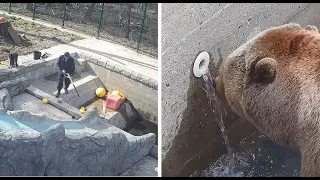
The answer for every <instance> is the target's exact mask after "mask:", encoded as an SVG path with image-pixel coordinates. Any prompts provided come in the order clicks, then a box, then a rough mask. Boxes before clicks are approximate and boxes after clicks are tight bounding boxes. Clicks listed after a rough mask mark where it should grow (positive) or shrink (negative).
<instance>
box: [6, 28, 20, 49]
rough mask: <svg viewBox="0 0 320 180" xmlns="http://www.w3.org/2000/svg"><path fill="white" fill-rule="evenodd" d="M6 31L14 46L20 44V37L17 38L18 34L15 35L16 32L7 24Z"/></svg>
mask: <svg viewBox="0 0 320 180" xmlns="http://www.w3.org/2000/svg"><path fill="white" fill-rule="evenodd" d="M7 29H8V32H9V34H10V36H11V38H12V39H13V41H14V42H15V43H16V44H21V39H20V36H19V34H18V33H17V31H16V30H14V29H13V27H12V26H11V24H9V26H8V28H7Z"/></svg>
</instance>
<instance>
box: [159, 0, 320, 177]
mask: <svg viewBox="0 0 320 180" xmlns="http://www.w3.org/2000/svg"><path fill="white" fill-rule="evenodd" d="M319 15H320V5H319V4H309V3H294V4H283V3H281V4H266V3H259V4H253V3H251V4H247V3H242V4H237V3H229V4H227V3H225V4H223V3H220V4H218V3H214V4H163V5H162V17H161V19H162V50H161V51H162V53H161V54H162V152H163V154H162V158H163V162H162V163H163V169H162V172H163V176H189V175H191V174H192V173H193V172H194V171H195V170H201V169H203V168H206V167H208V165H209V163H210V162H212V161H214V160H215V159H217V157H219V156H220V155H221V154H223V153H225V152H226V148H225V145H224V144H223V139H222V136H221V132H220V128H219V127H218V125H217V123H216V121H214V118H216V115H215V114H213V113H211V110H210V108H209V102H208V100H207V98H206V94H205V91H204V90H203V88H204V83H203V80H202V79H198V78H195V77H194V76H193V74H192V65H193V62H194V60H195V58H196V56H197V55H198V54H199V53H200V52H201V51H207V52H209V53H210V57H211V66H210V70H211V73H212V75H213V76H216V75H217V74H216V70H217V67H214V66H213V64H214V63H213V62H218V65H219V62H220V61H221V59H223V58H225V57H226V56H227V55H228V54H229V53H231V52H232V51H233V50H235V49H236V48H237V47H239V46H240V45H241V44H242V43H244V42H246V41H247V40H248V38H249V37H251V36H253V35H255V34H256V33H258V32H259V31H263V30H265V29H268V28H269V27H272V26H279V25H282V24H285V23H289V22H295V23H299V24H300V25H301V26H306V25H308V24H311V25H316V26H318V25H319V23H320V18H317V17H319ZM318 28H319V26H318ZM224 121H225V125H226V129H227V131H228V136H229V139H230V141H231V146H235V145H236V144H237V143H238V142H239V141H240V139H243V138H245V137H247V136H248V135H249V134H251V133H253V132H254V131H255V130H256V129H255V128H254V127H253V126H252V125H250V124H249V123H247V122H246V121H242V120H239V117H238V116H236V115H235V114H233V113H232V112H230V110H229V109H228V113H227V117H225V118H224Z"/></svg>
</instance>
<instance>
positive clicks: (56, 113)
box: [12, 93, 72, 120]
mask: <svg viewBox="0 0 320 180" xmlns="http://www.w3.org/2000/svg"><path fill="white" fill-rule="evenodd" d="M12 102H13V110H14V111H19V110H24V111H28V112H31V113H34V114H39V115H41V114H43V115H47V116H48V117H49V118H52V119H56V120H70V119H72V117H71V115H69V114H67V113H66V112H64V111H61V110H60V109H57V108H56V107H54V106H53V105H51V104H43V103H42V100H41V99H39V98H37V97H35V96H33V95H31V94H29V93H21V94H19V95H17V96H14V97H13V98H12Z"/></svg>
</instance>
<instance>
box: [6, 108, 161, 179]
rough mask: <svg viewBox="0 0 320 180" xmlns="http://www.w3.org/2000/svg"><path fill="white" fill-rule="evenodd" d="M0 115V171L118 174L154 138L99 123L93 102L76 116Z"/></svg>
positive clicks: (145, 152)
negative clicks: (62, 117)
mask: <svg viewBox="0 0 320 180" xmlns="http://www.w3.org/2000/svg"><path fill="white" fill-rule="evenodd" d="M4 117H5V118H4V119H0V144H1V146H0V154H1V156H0V161H1V163H0V176H12V175H15V176H117V175H119V174H121V173H123V172H124V171H125V170H127V169H128V168H129V167H131V166H132V165H133V164H135V163H137V162H138V161H140V160H141V159H142V158H143V157H145V156H147V155H148V154H149V151H150V149H151V147H152V146H153V145H154V143H155V140H156V136H155V134H152V133H150V134H146V135H143V136H133V135H131V134H129V133H127V132H125V131H123V130H121V129H118V128H116V127H114V126H111V125H109V124H106V123H104V122H103V121H102V120H101V118H100V117H99V115H98V110H97V109H96V108H95V107H93V108H91V109H89V110H88V111H87V113H86V114H85V115H84V116H83V117H82V118H81V119H79V120H78V121H74V120H66V121H58V120H54V119H50V118H48V117H47V116H45V115H36V114H32V113H29V112H27V111H14V112H12V114H11V115H10V116H4ZM2 121H5V123H6V124H10V126H6V127H7V128H3V127H2V126H1V123H3V122H2ZM8 127H9V128H8Z"/></svg>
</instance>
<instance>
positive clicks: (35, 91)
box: [26, 85, 82, 119]
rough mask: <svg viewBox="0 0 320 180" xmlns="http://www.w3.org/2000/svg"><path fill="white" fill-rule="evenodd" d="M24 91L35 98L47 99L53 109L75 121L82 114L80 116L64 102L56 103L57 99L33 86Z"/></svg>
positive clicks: (76, 110)
mask: <svg viewBox="0 0 320 180" xmlns="http://www.w3.org/2000/svg"><path fill="white" fill-rule="evenodd" d="M26 91H27V92H28V93H29V94H32V95H34V96H35V97H37V98H39V99H43V98H47V99H48V103H49V104H51V105H53V106H54V107H56V108H58V109H60V110H61V111H64V112H66V113H68V114H70V115H71V116H74V117H75V118H76V119H79V118H80V117H81V116H82V114H80V112H79V110H78V109H77V108H75V107H73V106H71V105H70V104H67V103H65V102H63V101H62V102H61V103H59V102H58V99H57V98H55V97H53V96H51V95H50V94H47V93H45V92H43V91H41V90H40V89H37V88H35V87H33V86H31V85H30V86H29V87H28V88H27V89H26Z"/></svg>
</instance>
